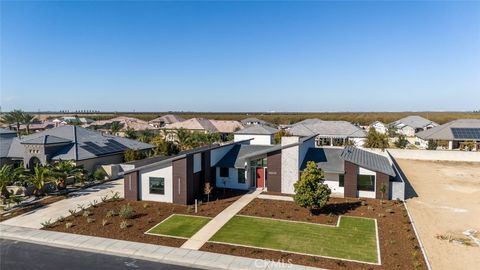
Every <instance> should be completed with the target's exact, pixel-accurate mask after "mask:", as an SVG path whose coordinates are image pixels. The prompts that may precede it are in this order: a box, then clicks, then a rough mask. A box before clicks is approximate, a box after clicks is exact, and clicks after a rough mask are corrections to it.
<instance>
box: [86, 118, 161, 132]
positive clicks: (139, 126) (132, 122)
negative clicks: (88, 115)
mask: <svg viewBox="0 0 480 270" xmlns="http://www.w3.org/2000/svg"><path fill="white" fill-rule="evenodd" d="M113 122H118V123H119V124H120V126H121V128H120V131H118V132H117V133H116V134H111V135H115V136H121V137H124V136H125V133H126V131H127V130H129V129H133V130H135V131H144V130H158V129H157V128H156V127H154V126H151V125H149V124H148V122H147V121H143V120H140V119H137V118H133V117H126V116H118V117H115V118H112V119H107V120H98V121H95V122H93V123H91V124H89V125H85V127H87V128H90V129H94V130H98V131H101V132H104V133H107V134H110V133H111V130H110V128H111V126H112V123H113Z"/></svg>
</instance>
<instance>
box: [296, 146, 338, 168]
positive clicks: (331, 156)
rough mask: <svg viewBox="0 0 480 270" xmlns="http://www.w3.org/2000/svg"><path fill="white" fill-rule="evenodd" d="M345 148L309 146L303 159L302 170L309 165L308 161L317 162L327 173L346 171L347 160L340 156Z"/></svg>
mask: <svg viewBox="0 0 480 270" xmlns="http://www.w3.org/2000/svg"><path fill="white" fill-rule="evenodd" d="M342 152H343V149H340V148H313V147H312V148H309V149H308V151H307V154H306V155H305V158H304V159H303V162H302V165H301V166H300V170H304V169H305V168H306V167H307V162H308V161H313V162H315V163H317V167H318V168H321V169H322V170H323V171H324V172H327V173H344V172H345V168H344V164H345V162H344V161H343V159H342V158H341V157H340V155H341V154H342Z"/></svg>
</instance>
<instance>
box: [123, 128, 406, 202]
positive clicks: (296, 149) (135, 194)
mask: <svg viewBox="0 0 480 270" xmlns="http://www.w3.org/2000/svg"><path fill="white" fill-rule="evenodd" d="M315 138H316V136H315V135H314V136H310V137H307V138H299V137H297V136H291V137H282V143H281V144H280V145H255V144H250V143H251V141H252V140H244V141H236V142H233V143H230V144H226V145H220V146H218V145H217V146H210V147H204V148H198V149H193V150H191V151H188V152H185V153H180V154H179V155H176V156H174V157H170V158H168V159H164V160H161V161H158V162H152V163H150V164H144V165H143V166H140V167H137V168H135V169H132V170H129V171H126V172H125V174H124V177H125V178H124V179H125V180H124V181H125V185H124V186H125V198H126V199H130V200H152V201H162V202H170V203H179V204H192V203H194V201H195V199H200V198H202V197H203V190H204V185H205V183H206V182H209V183H210V185H211V186H217V187H225V188H233V189H243V190H248V189H252V188H262V189H266V190H268V191H272V192H280V193H285V194H293V193H294V183H295V182H296V181H298V179H299V175H300V174H301V172H302V170H303V169H304V168H305V164H306V162H307V161H314V162H316V163H317V166H318V167H320V168H322V169H324V171H325V183H326V184H328V185H329V186H330V187H331V188H332V191H333V192H334V193H335V195H337V196H345V197H369V198H379V199H380V198H383V195H382V193H381V192H380V190H381V187H382V186H385V189H386V194H385V198H384V199H389V198H390V199H396V198H400V199H402V200H403V199H404V183H403V182H401V181H400V180H398V179H397V178H396V175H395V172H394V170H393V168H392V164H391V162H390V160H389V159H388V158H387V157H385V156H383V155H379V154H375V153H372V152H368V151H365V150H361V149H358V148H355V147H351V146H349V147H347V148H345V149H339V148H325V149H323V148H316V147H315Z"/></svg>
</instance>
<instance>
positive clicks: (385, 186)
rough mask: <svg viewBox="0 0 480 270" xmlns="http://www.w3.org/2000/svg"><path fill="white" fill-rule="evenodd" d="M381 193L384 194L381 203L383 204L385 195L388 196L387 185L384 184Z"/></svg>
mask: <svg viewBox="0 0 480 270" xmlns="http://www.w3.org/2000/svg"><path fill="white" fill-rule="evenodd" d="M380 192H381V193H382V200H381V201H380V202H381V203H382V204H383V199H384V198H385V194H387V185H385V184H382V186H381V187H380Z"/></svg>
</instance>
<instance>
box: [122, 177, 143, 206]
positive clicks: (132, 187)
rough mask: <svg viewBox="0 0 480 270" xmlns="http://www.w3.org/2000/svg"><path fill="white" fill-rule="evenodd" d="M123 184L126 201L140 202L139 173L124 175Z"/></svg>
mask: <svg viewBox="0 0 480 270" xmlns="http://www.w3.org/2000/svg"><path fill="white" fill-rule="evenodd" d="M123 183H124V194H125V200H130V201H138V200H139V199H140V198H139V197H140V196H139V192H138V172H132V173H129V174H126V175H124V177H123Z"/></svg>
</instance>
